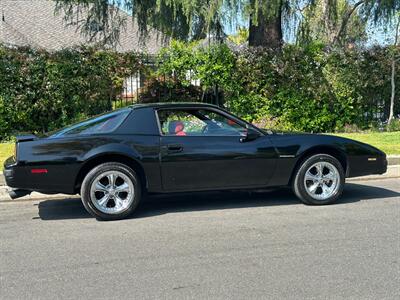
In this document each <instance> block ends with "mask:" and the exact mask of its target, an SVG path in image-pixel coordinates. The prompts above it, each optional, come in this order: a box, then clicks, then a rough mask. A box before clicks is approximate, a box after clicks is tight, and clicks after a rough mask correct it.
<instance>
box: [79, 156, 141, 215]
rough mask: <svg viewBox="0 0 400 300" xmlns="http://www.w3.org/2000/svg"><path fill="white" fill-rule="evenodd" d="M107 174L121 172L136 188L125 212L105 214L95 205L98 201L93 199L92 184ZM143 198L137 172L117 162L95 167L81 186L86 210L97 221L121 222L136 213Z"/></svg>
mask: <svg viewBox="0 0 400 300" xmlns="http://www.w3.org/2000/svg"><path fill="white" fill-rule="evenodd" d="M106 172H120V173H122V174H123V175H125V176H126V178H127V179H129V180H130V181H131V183H132V185H133V188H134V189H133V191H134V192H133V193H132V194H133V196H132V197H133V200H131V202H130V204H129V205H128V206H127V207H126V208H124V209H123V211H121V212H117V213H105V212H103V211H101V210H100V209H98V208H97V207H96V206H95V205H94V203H93V201H96V200H95V199H92V197H91V187H92V184H93V183H94V181H95V180H96V178H98V176H101V175H102V174H103V173H106ZM123 175H121V176H123ZM141 198H142V188H141V184H140V181H139V177H138V176H137V175H136V173H135V171H133V170H132V169H131V168H129V167H128V166H126V165H124V164H121V163H117V162H107V163H103V164H101V165H98V166H96V167H94V168H93V169H92V170H91V171H90V172H89V173H88V174H87V175H86V177H85V179H84V180H83V182H82V186H81V199H82V203H83V205H84V207H85V209H86V210H87V211H88V212H89V213H90V214H91V215H92V216H94V217H95V218H96V219H98V220H102V221H111V220H121V219H124V218H127V217H128V216H130V215H131V214H132V213H133V212H134V210H135V209H136V207H137V206H138V204H139V202H140V200H141ZM92 200H93V201H92Z"/></svg>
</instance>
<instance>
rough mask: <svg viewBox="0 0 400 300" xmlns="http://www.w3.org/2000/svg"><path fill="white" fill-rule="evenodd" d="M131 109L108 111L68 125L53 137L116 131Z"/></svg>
mask: <svg viewBox="0 0 400 300" xmlns="http://www.w3.org/2000/svg"><path fill="white" fill-rule="evenodd" d="M130 112H131V110H127V109H125V110H121V111H117V112H112V113H108V114H105V115H101V116H98V117H94V118H92V119H89V120H86V121H83V122H80V123H78V124H75V125H72V126H70V127H67V128H65V129H63V130H61V131H59V132H57V133H55V134H54V135H53V137H59V136H69V135H88V134H101V133H109V132H113V131H115V130H116V129H117V128H118V127H119V126H120V125H121V124H122V122H123V121H124V120H125V119H126V117H127V116H128V115H129V113H130Z"/></svg>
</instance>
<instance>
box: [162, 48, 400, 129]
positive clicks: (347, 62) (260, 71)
mask: <svg viewBox="0 0 400 300" xmlns="http://www.w3.org/2000/svg"><path fill="white" fill-rule="evenodd" d="M390 51H392V50H391V49H389V48H374V49H369V50H363V51H361V50H348V51H341V52H326V51H325V50H324V47H323V45H319V44H316V45H311V46H309V47H307V48H300V47H297V46H292V45H286V46H285V47H284V49H283V51H282V52H280V53H276V52H272V51H267V50H265V49H257V48H256V49H247V50H244V51H243V50H242V51H239V52H237V53H233V52H232V51H230V50H229V49H228V48H227V47H226V46H224V45H222V46H212V47H211V48H207V49H206V50H205V49H201V48H196V46H195V45H193V44H189V45H187V44H184V43H179V42H174V43H172V45H171V46H170V47H169V48H167V49H164V50H163V52H162V53H161V54H160V70H161V71H162V72H164V73H170V74H174V79H175V80H177V81H179V82H186V85H188V86H189V85H190V84H189V82H188V80H186V78H185V74H186V73H187V71H188V70H192V74H193V76H194V78H198V79H200V80H201V81H202V83H203V88H205V89H210V88H212V87H213V84H214V83H217V84H218V86H219V87H220V88H222V89H223V90H224V92H225V106H227V107H228V108H229V109H230V110H231V111H233V112H234V113H237V114H239V115H240V116H242V117H243V118H245V119H247V120H249V121H252V122H255V123H258V124H260V125H262V126H266V127H270V126H273V127H278V128H281V129H288V130H300V131H313V132H332V131H338V130H343V129H344V128H345V127H346V126H349V125H353V126H354V127H359V128H362V129H367V128H371V127H374V126H378V124H377V123H378V119H379V113H382V112H383V113H384V115H386V116H387V115H388V108H389V100H390V92H391V86H390V74H391V68H390V63H391V57H392V56H391V55H392V53H391V52H390ZM395 51H397V56H400V50H399V49H397V50H395ZM396 82H397V86H400V74H399V72H397V77H396ZM398 99H399V97H398V96H397V98H396V104H395V110H396V115H398V114H399V113H400V107H399V103H398ZM383 119H384V117H383Z"/></svg>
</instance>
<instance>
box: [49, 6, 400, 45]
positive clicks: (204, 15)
mask: <svg viewBox="0 0 400 300" xmlns="http://www.w3.org/2000/svg"><path fill="white" fill-rule="evenodd" d="M55 1H57V10H64V11H65V13H66V19H67V20H68V21H69V22H76V23H77V24H78V25H80V26H81V28H82V30H83V31H84V32H85V33H87V34H89V36H90V37H96V36H99V35H100V36H101V37H102V40H104V41H106V42H107V43H112V42H115V41H116V40H118V39H117V38H118V34H119V29H120V28H121V27H123V23H124V22H123V18H121V17H120V14H118V11H119V10H118V9H113V7H119V8H122V9H124V10H126V11H128V12H129V13H130V14H131V15H132V17H133V18H134V19H135V20H136V22H137V23H138V26H139V30H140V36H141V37H142V38H143V37H145V36H146V35H147V33H148V30H149V29H150V28H155V29H158V30H159V31H160V32H162V33H164V34H166V35H167V36H169V37H172V38H175V39H179V40H185V41H187V40H196V39H202V38H204V37H205V36H206V35H207V34H211V35H214V36H216V37H217V38H221V37H223V36H224V32H223V27H224V24H226V23H235V22H237V20H238V18H239V16H245V17H246V18H248V21H249V45H250V46H262V47H269V48H274V49H279V48H280V47H281V45H282V44H283V38H282V33H283V32H285V30H287V29H288V26H286V25H288V24H291V23H290V22H287V21H288V20H290V19H292V18H296V9H297V7H298V6H300V5H303V6H306V7H310V9H315V10H318V9H321V8H322V20H323V24H325V28H326V30H327V31H326V32H327V33H328V36H329V42H330V43H331V44H332V45H336V44H340V42H341V41H342V40H343V39H344V37H346V35H348V34H349V33H350V32H351V31H350V30H349V28H350V27H352V26H353V25H354V24H355V21H356V20H363V22H364V23H363V24H365V23H366V22H367V20H373V22H375V23H384V22H387V21H388V20H391V19H392V18H393V16H394V15H395V13H396V12H397V11H399V10H400V1H399V0H380V1H375V0H360V1H356V2H354V1H350V0H347V1H346V0H320V1H318V0H96V1H94V0H55ZM316 3H321V5H320V6H318V5H316ZM83 10H85V11H87V12H88V14H87V18H86V19H84V20H79V16H82V15H85V14H80V13H79V12H80V11H83ZM355 15H357V16H358V17H357V16H355ZM74 20H75V21H74ZM317 25H318V24H317Z"/></svg>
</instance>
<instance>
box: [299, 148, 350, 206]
mask: <svg viewBox="0 0 400 300" xmlns="http://www.w3.org/2000/svg"><path fill="white" fill-rule="evenodd" d="M344 183H345V174H344V170H343V167H342V165H341V163H340V162H339V161H338V160H337V159H336V158H334V157H333V156H330V155H327V154H317V155H313V156H311V157H309V158H308V159H306V160H305V161H304V162H303V163H302V164H301V165H300V168H299V169H298V170H297V172H296V174H295V178H294V181H293V190H294V192H295V194H296V195H297V197H299V198H300V200H301V201H302V202H303V203H305V204H312V205H323V204H330V203H333V202H335V201H336V200H337V199H338V198H339V197H340V195H341V194H342V192H343V187H344Z"/></svg>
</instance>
